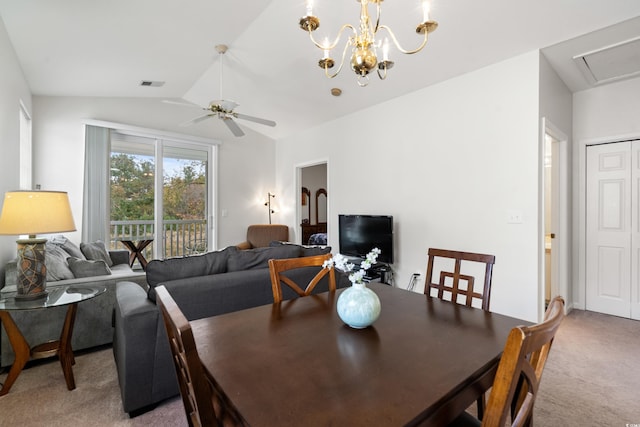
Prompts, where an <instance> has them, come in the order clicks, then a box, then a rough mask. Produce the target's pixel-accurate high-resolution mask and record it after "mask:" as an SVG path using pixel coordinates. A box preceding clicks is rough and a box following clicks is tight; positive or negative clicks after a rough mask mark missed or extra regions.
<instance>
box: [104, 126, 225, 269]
mask: <svg viewBox="0 0 640 427" xmlns="http://www.w3.org/2000/svg"><path fill="white" fill-rule="evenodd" d="M212 156H213V149H212V147H211V146H207V145H204V144H197V143H188V142H183V141H181V142H178V141H171V140H164V139H154V138H148V137H142V136H136V135H129V134H124V133H120V132H112V133H111V156H110V157H111V165H110V167H111V172H110V174H111V180H110V183H111V184H110V185H111V188H110V190H111V191H110V192H111V200H110V201H111V217H110V219H111V224H110V225H111V226H110V230H111V231H110V235H111V236H110V238H111V243H112V244H111V246H112V247H120V248H122V246H121V245H120V246H119V245H118V242H119V241H121V240H129V241H132V242H134V244H135V243H136V242H142V241H145V240H151V239H152V240H153V244H150V245H149V246H147V248H145V249H144V252H143V255H144V257H145V258H146V259H147V260H149V259H153V258H169V257H175V256H185V255H192V254H195V253H201V252H206V251H207V250H208V249H209V247H210V246H211V242H212V231H211V230H212V227H211V226H210V224H209V218H210V217H211V214H210V212H211V210H212V203H211V196H210V195H211V192H210V189H211V188H213V187H212V182H213V180H212V178H211V177H212V168H211V165H212V161H211V159H212Z"/></svg>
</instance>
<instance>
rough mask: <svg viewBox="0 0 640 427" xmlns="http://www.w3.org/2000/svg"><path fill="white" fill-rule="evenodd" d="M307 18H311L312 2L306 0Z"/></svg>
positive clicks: (311, 0)
mask: <svg viewBox="0 0 640 427" xmlns="http://www.w3.org/2000/svg"><path fill="white" fill-rule="evenodd" d="M307 16H313V0H307Z"/></svg>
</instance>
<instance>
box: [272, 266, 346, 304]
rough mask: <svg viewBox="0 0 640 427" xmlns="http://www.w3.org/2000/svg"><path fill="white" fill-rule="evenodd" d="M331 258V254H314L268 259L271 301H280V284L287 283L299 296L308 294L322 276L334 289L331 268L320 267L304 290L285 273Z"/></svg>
mask: <svg viewBox="0 0 640 427" xmlns="http://www.w3.org/2000/svg"><path fill="white" fill-rule="evenodd" d="M328 259H331V254H325V255H316V256H308V257H300V258H287V259H270V260H269V272H270V273H271V290H272V291H273V302H274V303H279V302H280V301H282V284H285V285H287V286H288V287H290V288H291V289H293V290H294V291H295V292H296V293H297V294H298V295H299V296H301V297H304V296H307V295H310V294H311V292H313V289H314V288H315V287H316V285H317V284H318V283H319V282H320V280H322V278H323V277H325V276H328V278H329V290H331V291H335V290H336V274H335V270H334V269H333V268H320V271H318V274H316V275H315V276H314V277H313V279H311V281H310V282H309V283H308V284H306V285H305V288H304V290H303V289H302V287H301V286H300V285H299V284H297V283H296V282H294V281H293V280H292V279H291V277H289V276H287V275H286V274H285V273H286V272H287V271H290V270H294V269H296V268H304V267H322V264H323V263H324V262H325V261H326V260H328Z"/></svg>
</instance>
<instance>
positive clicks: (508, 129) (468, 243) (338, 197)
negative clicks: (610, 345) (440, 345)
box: [276, 51, 539, 321]
mask: <svg viewBox="0 0 640 427" xmlns="http://www.w3.org/2000/svg"><path fill="white" fill-rule="evenodd" d="M538 74H539V55H538V52H537V51H536V52H531V53H528V54H525V55H522V56H518V57H515V58H512V59H510V60H507V61H504V62H501V63H498V64H495V65H492V66H489V67H486V68H484V69H481V70H478V71H476V72H473V73H469V74H466V75H463V76H460V77H457V78H454V79H451V80H448V81H446V82H443V83H441V84H438V85H435V86H432V87H429V88H426V89H424V90H421V91H418V92H414V93H411V94H409V95H406V96H402V97H399V98H397V99H394V100H391V101H389V102H386V103H384V104H380V105H376V106H373V107H371V108H369V109H367V110H364V111H360V112H358V113H355V114H352V115H349V116H346V117H343V118H340V119H338V120H335V121H333V122H330V123H326V124H324V125H322V126H320V127H317V128H314V129H309V130H306V131H304V132H301V133H298V134H296V135H293V136H291V137H289V138H286V139H284V140H281V141H278V142H277V156H276V162H277V166H276V171H277V178H276V179H277V184H278V188H279V191H280V192H281V193H283V198H289V199H290V204H291V206H295V205H294V203H295V199H296V192H295V188H294V186H295V182H294V179H295V173H294V169H295V166H296V165H299V164H304V163H308V162H309V161H311V160H313V159H318V158H328V159H329V161H328V188H327V191H328V193H329V195H330V197H329V200H330V203H329V218H328V219H329V224H328V227H329V230H328V231H329V239H330V240H329V243H330V244H331V245H332V246H333V248H334V252H335V251H337V249H338V236H337V216H338V214H341V213H351V214H358V213H365V214H388V215H393V216H394V222H395V247H396V253H395V255H396V259H397V261H396V263H395V264H394V266H393V267H394V271H395V281H396V285H397V286H399V287H406V286H407V284H408V281H409V277H410V275H411V273H414V272H420V273H421V282H424V274H425V270H426V263H427V255H426V254H427V249H428V248H429V247H442V248H450V249H458V250H464V251H473V252H484V253H490V254H494V255H496V266H495V270H494V279H493V291H492V297H491V308H492V311H496V312H499V313H504V314H509V315H513V316H516V317H520V318H523V319H527V320H532V321H536V320H538V309H539V307H538V274H539V273H538V209H539V200H538V183H539V177H538V174H539V167H538V166H539V163H538V158H539V144H538V134H539V125H538V114H539V106H538ZM362 90H369V89H367V88H365V89H362ZM511 210H517V211H520V212H521V213H522V216H523V219H524V221H523V223H521V224H508V223H507V214H508V212H509V211H511ZM294 219H295V212H292V213H291V214H290V215H289V217H288V220H287V223H289V224H293V222H294ZM418 291H422V289H418ZM383 309H384V308H383Z"/></svg>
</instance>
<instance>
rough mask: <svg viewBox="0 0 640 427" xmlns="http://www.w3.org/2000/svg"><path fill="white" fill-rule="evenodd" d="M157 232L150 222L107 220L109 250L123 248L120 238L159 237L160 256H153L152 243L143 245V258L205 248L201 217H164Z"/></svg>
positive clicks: (205, 231)
mask: <svg viewBox="0 0 640 427" xmlns="http://www.w3.org/2000/svg"><path fill="white" fill-rule="evenodd" d="M162 224H163V229H162V232H161V233H160V234H158V233H156V232H155V230H154V228H155V227H154V221H152V220H137V221H111V230H110V236H109V239H110V242H109V246H110V249H123V246H122V244H121V243H119V242H120V241H121V240H131V241H133V242H137V241H139V240H146V239H154V240H157V239H159V238H162V247H163V248H164V255H163V256H159V257H157V256H154V253H153V245H149V246H147V247H146V248H145V249H144V251H143V255H144V257H145V258H146V259H147V260H152V259H154V258H170V257H175V256H186V255H194V254H197V253H203V252H206V251H207V247H208V245H207V221H206V220H205V219H191V220H165V221H163V222H162Z"/></svg>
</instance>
